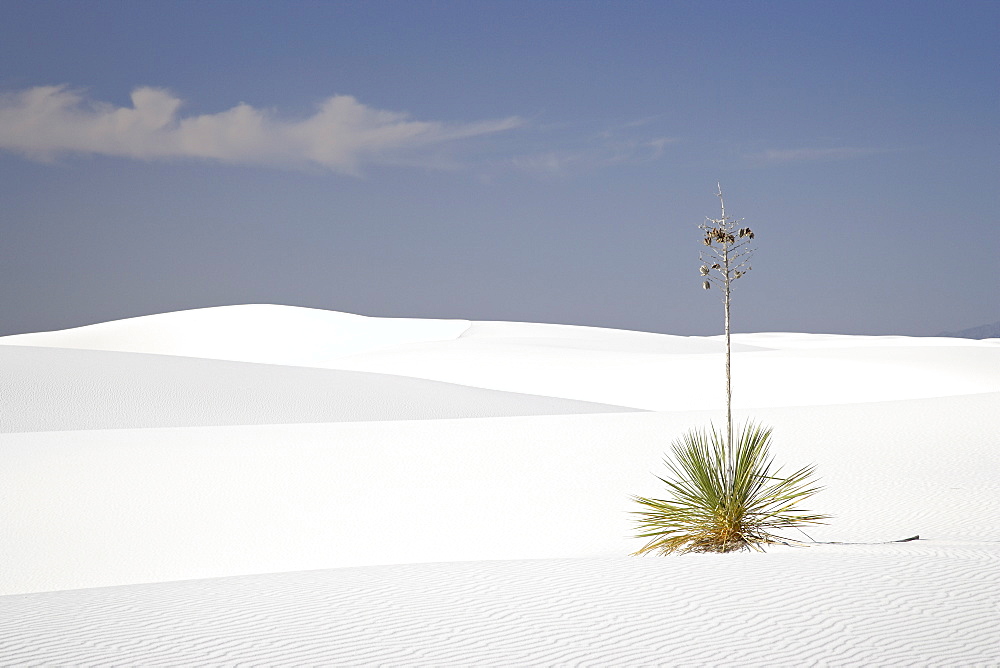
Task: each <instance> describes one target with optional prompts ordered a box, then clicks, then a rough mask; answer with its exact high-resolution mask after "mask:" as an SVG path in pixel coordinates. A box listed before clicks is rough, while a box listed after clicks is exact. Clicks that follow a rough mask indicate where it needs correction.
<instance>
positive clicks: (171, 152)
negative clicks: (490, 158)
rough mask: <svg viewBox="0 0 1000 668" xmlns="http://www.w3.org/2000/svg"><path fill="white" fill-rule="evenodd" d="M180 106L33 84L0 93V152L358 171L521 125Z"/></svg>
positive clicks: (146, 92) (341, 99)
mask: <svg viewBox="0 0 1000 668" xmlns="http://www.w3.org/2000/svg"><path fill="white" fill-rule="evenodd" d="M181 106H182V101H181V100H180V99H179V98H177V97H175V96H174V95H173V94H171V93H170V92H168V91H166V90H163V89H159V88H151V87H141V88H136V89H135V90H134V91H133V92H132V106H131V107H116V106H114V105H111V104H108V103H104V102H95V101H90V100H86V99H84V97H83V96H82V95H81V94H80V93H78V92H75V91H72V90H70V89H68V88H67V87H65V86H38V87H35V88H31V89H28V90H24V91H21V92H17V93H12V94H6V95H3V96H0V149H6V150H8V151H14V152H17V153H21V154H23V155H26V156H28V157H30V158H33V159H39V160H48V159H52V158H54V157H56V156H60V155H63V154H67V153H83V154H100V155H110V156H121V157H126V158H136V159H142V160H157V159H171V158H174V159H176V158H200V159H207V160H216V161H220V162H226V163H234V164H250V165H283V166H305V165H313V166H320V167H323V168H326V169H330V170H332V171H335V172H340V173H344V174H356V173H358V172H359V171H360V170H361V168H362V167H364V166H365V165H366V164H373V163H397V164H409V165H420V164H425V165H434V164H437V163H439V160H438V159H437V157H436V156H435V155H434V149H435V147H439V146H441V145H442V144H446V143H450V142H455V141H458V140H464V139H469V138H472V137H479V136H483V135H489V134H493V133H497V132H503V131H505V130H510V129H512V128H516V127H519V126H521V125H523V121H522V120H521V119H520V118H517V117H508V118H502V119H494V120H484V121H479V122H475V123H443V122H434V121H417V120H413V119H411V118H410V117H409V115H407V114H405V113H400V112H394V111H385V110H380V109H374V108H372V107H368V106H366V105H364V104H362V103H360V102H358V101H357V100H356V99H355V98H353V97H351V96H348V95H337V96H334V97H330V98H328V99H326V100H325V101H324V102H322V103H321V104H320V105H319V106H318V108H317V109H316V111H315V113H313V114H312V115H311V116H308V117H306V118H301V119H293V120H289V119H282V118H279V117H277V116H276V114H275V113H274V112H272V111H268V110H261V109H256V108H254V107H252V106H250V105H248V104H244V103H241V104H238V105H236V106H235V107H233V108H231V109H228V110H226V111H222V112H219V113H215V114H202V115H197V116H187V117H182V116H180V115H179V110H180V108H181Z"/></svg>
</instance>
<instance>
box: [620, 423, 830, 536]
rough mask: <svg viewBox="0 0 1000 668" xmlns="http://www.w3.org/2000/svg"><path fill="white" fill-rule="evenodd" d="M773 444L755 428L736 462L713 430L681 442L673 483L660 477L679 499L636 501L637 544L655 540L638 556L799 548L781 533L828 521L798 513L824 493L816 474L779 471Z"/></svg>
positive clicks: (736, 452)
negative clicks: (785, 546) (783, 546)
mask: <svg viewBox="0 0 1000 668" xmlns="http://www.w3.org/2000/svg"><path fill="white" fill-rule="evenodd" d="M770 441H771V429H770V428H769V427H763V426H760V425H756V424H753V423H747V424H746V425H745V426H744V427H743V428H742V429H741V430H740V434H739V438H738V440H737V442H736V443H735V447H734V448H733V450H732V455H730V450H729V447H728V444H727V443H726V441H725V439H724V436H723V434H721V433H719V432H717V431H716V430H715V428H714V427H711V428H710V429H708V430H706V429H701V430H698V429H694V430H691V431H689V432H687V433H686V434H684V435H683V436H681V437H680V438H678V439H676V440H675V441H674V442H673V444H672V450H673V459H664V463H665V464H666V466H667V469H668V470H669V472H670V473H671V474H672V475H671V477H668V478H659V476H657V477H658V478H659V479H660V480H661V481H662V482H663V483H664V484H665V485H666V486H667V490H668V491H669V492H670V495H671V496H672V498H671V499H669V500H664V499H648V498H645V497H641V496H633V497H632V499H633V500H634V501H636V502H637V503H639V504H641V505H642V506H644V510H640V511H635V512H634V513H633V514H635V515H638V516H639V517H638V519H637V521H638V523H639V532H640V533H639V534H638V535H637V536H636V537H637V538H647V539H649V540H648V542H647V543H646V545H645V546H644V547H643V548H642V549H641V550H639V551H638V552H635V553H634V554H636V555H642V554H647V553H650V552H654V553H659V554H670V553H672V552H679V553H684V552H733V551H736V550H746V549H758V550H759V549H761V546H763V545H767V544H770V543H784V544H787V543H794V542H795V541H794V540H792V539H789V538H787V537H783V536H780V535H778V534H777V533H776V532H777V531H781V530H783V529H792V528H797V527H802V526H805V525H809V524H817V523H822V522H823V520H824V519H827V516H826V515H820V514H817V513H810V512H808V511H805V510H800V509H798V508H796V507H795V506H796V504H798V503H799V502H800V501H802V500H804V499H807V498H809V497H810V496H812V495H813V494H815V493H816V492H818V491H819V490H820V489H821V488H820V487H817V486H815V485H814V483H813V482H812V476H813V467H812V466H806V467H804V468H801V469H799V470H798V471H795V472H794V473H792V474H791V475H788V476H782V475H780V473H781V472H780V470H774V471H772V467H773V459H772V457H771V454H770Z"/></svg>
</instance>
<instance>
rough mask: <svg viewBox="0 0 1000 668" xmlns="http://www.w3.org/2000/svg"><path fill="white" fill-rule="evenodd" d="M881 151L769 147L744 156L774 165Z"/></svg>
mask: <svg viewBox="0 0 1000 668" xmlns="http://www.w3.org/2000/svg"><path fill="white" fill-rule="evenodd" d="M881 152H882V151H880V150H879V149H874V148H861V147H856V146H844V147H840V148H792V149H769V150H766V151H760V152H758V153H748V154H746V156H745V157H746V158H747V159H748V160H749V161H750V162H752V163H754V164H759V165H775V164H785V163H790V162H815V161H831V160H849V159H851V158H858V157H862V156H866V155H872V154H873V153H881Z"/></svg>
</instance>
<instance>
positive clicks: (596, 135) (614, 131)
mask: <svg viewBox="0 0 1000 668" xmlns="http://www.w3.org/2000/svg"><path fill="white" fill-rule="evenodd" d="M653 120H655V118H653V117H651V118H648V119H641V120H639V121H633V122H629V123H625V124H622V125H618V126H615V127H613V128H610V129H606V130H602V131H600V132H593V133H588V134H586V135H582V136H579V135H578V136H571V135H570V136H567V135H569V133H567V132H565V128H560V129H561V130H563V131H562V132H560V133H559V134H561V135H562V137H557V138H553V137H552V136H551V135H549V136H547V137H545V138H544V139H543V143H544V144H549V143H551V142H553V141H556V142H557V143H559V144H560V148H557V149H551V148H545V149H540V150H538V151H536V152H527V153H522V154H520V155H516V156H514V157H513V158H510V160H509V164H510V165H511V166H513V167H514V168H515V169H517V170H520V171H524V172H528V173H530V174H534V175H536V176H565V175H567V174H570V173H573V172H575V171H581V170H588V169H599V168H602V167H611V166H615V165H637V164H642V163H646V162H651V161H654V160H658V159H659V158H660V157H662V156H663V153H664V151H665V150H666V147H667V146H668V145H670V144H673V143H675V142H676V141H677V139H675V138H673V137H662V136H650V135H647V136H645V137H636V136H634V132H633V131H634V128H638V127H642V126H645V125H647V124H649V123H650V122H652V121H653ZM542 130H544V128H542ZM545 134H549V133H545Z"/></svg>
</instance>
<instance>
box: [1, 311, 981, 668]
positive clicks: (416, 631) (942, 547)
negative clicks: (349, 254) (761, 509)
mask: <svg viewBox="0 0 1000 668" xmlns="http://www.w3.org/2000/svg"><path fill="white" fill-rule="evenodd" d="M307 311H309V310H300V309H292V308H288V307H275V306H268V307H228V308H225V309H204V310H201V311H198V312H186V313H184V314H164V315H162V316H150V317H148V319H143V318H139V319H133V320H131V321H120V322H119V323H106V324H104V325H95V326H92V327H91V328H81V329H80V330H67V331H66V332H56V333H46V334H38V335H34V334H32V335H21V336H18V337H7V338H0V363H2V364H3V368H4V369H5V373H6V377H5V379H4V383H5V385H4V401H6V402H7V406H8V407H15V408H16V409H15V410H12V411H9V412H13V413H15V414H17V415H18V416H19V417H16V418H13V417H12V418H5V419H6V420H7V421H6V422H5V423H4V424H5V425H7V427H6V428H7V431H8V432H9V433H5V434H0V508H2V509H3V515H2V517H3V520H2V522H0V554H2V556H3V564H4V568H3V569H2V570H0V594H5V595H3V596H0V664H3V665H13V664H44V665H61V664H73V665H95V664H101V663H105V664H108V663H109V664H123V663H127V664H160V665H162V664H170V665H236V664H242V663H250V664H256V665H302V664H327V665H329V664H337V665H384V664H392V665H473V664H474V665H568V664H573V665H577V664H584V665H650V664H662V665H873V664H877V665H1000V604H998V601H1000V520H998V518H1000V440H998V433H1000V430H998V425H1000V419H998V416H1000V342H997V341H972V340H964V339H947V338H934V339H929V338H928V339H919V338H908V337H845V336H826V335H809V334H787V333H786V334H744V335H738V336H737V337H736V338H735V341H736V343H737V346H736V347H735V348H734V349H735V350H737V351H738V353H737V355H736V357H737V361H735V362H734V373H735V374H737V376H736V378H737V385H736V387H735V391H736V393H737V394H736V397H735V400H736V402H737V405H738V406H739V409H738V411H737V413H738V415H737V417H738V418H739V419H743V418H746V417H751V416H752V417H754V418H756V419H759V420H762V421H764V422H766V423H768V424H771V425H773V426H774V427H775V444H774V447H775V454H776V455H777V457H778V459H779V461H781V462H783V463H787V465H788V466H789V467H797V466H801V465H803V464H806V463H810V462H812V463H815V464H816V465H817V467H818V472H819V474H820V476H821V478H822V482H823V484H824V485H825V486H826V490H825V491H823V492H822V493H820V494H819V495H818V496H817V497H815V499H813V500H812V502H811V505H810V507H811V508H814V509H816V510H820V511H823V512H828V513H831V514H833V515H834V519H833V520H831V522H830V524H828V525H826V526H823V527H819V528H817V529H816V530H815V531H811V532H810V535H811V536H812V538H814V539H815V540H818V541H839V542H853V543H862V544H851V545H841V544H824V545H816V546H813V547H810V548H799V549H796V548H774V549H771V550H769V551H768V552H767V553H765V554H756V553H748V554H737V555H685V556H680V557H670V558H657V557H645V558H641V559H640V558H633V557H628V556H627V554H628V553H629V552H631V551H633V550H635V549H637V548H638V547H640V546H641V542H640V541H637V540H635V539H632V538H630V537H629V536H630V535H631V533H632V532H633V528H632V524H631V522H630V520H629V515H628V512H629V511H630V510H633V509H634V508H633V507H632V504H631V503H630V501H629V495H630V494H642V495H648V496H659V495H660V493H661V491H662V490H661V487H662V484H661V483H659V482H658V481H657V480H656V478H655V477H654V476H653V475H652V474H653V473H662V465H661V464H660V459H661V457H662V455H663V453H664V451H665V450H666V449H667V447H668V446H669V442H670V440H671V439H672V438H673V437H675V436H676V435H678V434H679V433H681V432H682V431H683V430H685V429H687V428H689V427H691V426H698V425H705V424H707V423H708V422H709V421H710V420H715V421H716V423H718V421H719V419H720V417H721V415H722V412H721V410H720V408H721V406H722V401H721V391H720V389H721V381H719V378H720V377H721V374H720V373H718V372H717V371H713V369H712V367H717V366H720V365H721V363H722V357H721V343H720V341H719V339H718V337H672V336H666V335H658V334H645V333H639V332H621V331H616V330H602V329H598V328H584V327H568V326H559V325H536V324H528V323H478V322H476V323H468V322H463V321H430V322H429V323H426V325H427V326H426V327H424V324H423V323H421V321H410V320H389V319H372V318H360V317H359V316H347V315H346V314H324V313H323V312H317V313H311V312H309V313H306V312H307ZM253 313H256V314H257V316H255V317H260V318H263V319H264V320H266V321H268V322H267V327H270V330H268V331H271V332H277V333H278V334H275V335H274V336H273V337H271V338H268V337H269V336H270V335H268V336H263V335H262V336H260V337H257V338H256V339H255V338H254V336H253V335H252V334H251V333H250V332H252V331H263V330H264V329H266V328H265V327H264V326H263V325H262V324H255V321H254V317H251V316H252V314H253ZM192 314H194V315H192ZM303 315H308V316H309V318H303V317H302V316H303ZM174 316H177V317H174ZM230 316H232V317H230ZM285 318H287V320H285ZM283 320H284V323H283V324H282V323H281V322H277V321H283ZM307 320H308V321H311V322H315V323H318V325H317V327H320V328H322V327H326V328H327V329H326V330H324V331H325V332H326V334H327V335H328V336H329V339H330V344H329V345H327V343H326V342H325V341H324V338H323V336H320V335H316V334H315V332H309V331H307V330H308V324H307V322H306V321H307ZM372 321H374V322H372ZM156 323H159V324H158V325H157V324H156ZM188 323H193V324H194V325H196V326H193V327H189V326H188ZM158 327H163V330H164V331H169V332H170V337H171V338H170V340H169V341H166V335H163V336H161V335H160V334H158V333H157V332H158V331H159V330H158ZM258 327H259V330H258ZM352 327H357V328H359V329H358V330H352V331H346V330H350V329H351V328H352ZM130 328H131V329H130ZM205 328H207V329H208V331H205ZM361 328H367V329H365V331H370V332H377V333H378V335H377V336H375V335H372V337H371V338H368V337H367V335H366V334H364V333H363V332H362V331H360V329H361ZM244 329H248V330H249V332H247V333H246V334H247V340H251V339H252V340H254V341H255V343H254V344H253V345H250V344H246V345H244V344H241V345H242V346H243V347H242V348H240V349H239V350H238V351H235V352H234V351H233V350H230V349H227V346H226V345H225V337H226V336H242V335H243V334H242V332H243V330H244ZM83 330H87V331H86V334H87V336H86V337H80V336H77V334H79V333H80V332H81V331H83ZM199 331H200V332H201V333H200V334H199ZM102 332H104V333H102ZM225 332H228V333H226V334H224V333H225ZM140 333H141V336H140ZM282 333H284V334H282ZM282 335H287V336H289V337H292V336H293V335H294V337H297V338H293V339H291V342H290V343H288V344H286V343H283V340H282V338H281V336H282ZM199 337H204V338H205V340H212V339H213V337H215V338H214V342H212V343H211V345H209V344H204V345H202V344H201V343H200V342H199V341H200V339H199ZM139 339H141V340H139ZM178 341H183V342H184V343H183V345H180V344H179V343H177V342H178ZM338 342H347V343H343V344H341V343H338ZM3 344H11V345H8V346H5V345H3ZM286 345H287V347H289V348H292V349H290V350H283V347H285V346H286ZM338 346H339V347H338ZM222 353H229V354H228V355H227V356H225V359H226V360H230V361H226V362H220V361H218V359H219V358H222V357H223V354H222ZM178 355H183V356H178ZM213 355H216V356H217V357H216V358H215V359H212V358H213ZM194 357H200V358H203V359H192V358H194ZM282 359H284V360H290V361H287V362H280V361H278V360H282ZM233 360H236V361H233ZM18 364H20V365H21V366H20V367H18V366H17V365H18ZM310 366H311V367H315V368H303V367H310ZM11 369H17V372H16V373H13V372H12V371H10V370H11ZM380 374H392V375H380ZM811 374H815V375H816V376H817V377H818V380H816V379H815V378H814V377H813V375H811ZM403 376H409V377H408V378H403ZM710 381H711V382H710ZM410 383H412V385H410ZM629 383H632V385H628V384H629ZM714 383H717V384H718V386H715V385H714ZM95 384H96V385H100V387H102V388H103V389H102V390H101V391H94V392H87V391H85V390H86V388H87V387H95V386H96V385H95ZM158 384H163V385H164V387H166V388H168V389H164V390H163V392H159V393H158V391H157V390H156V387H157V385H158ZM238 386H242V387H248V388H251V390H252V391H251V392H248V393H247V394H245V395H244V394H238V393H235V392H233V391H232V389H233V388H235V387H238ZM269 387H270V389H268V388H269ZM324 392H325V393H327V394H325V395H322V393H324ZM186 393H187V394H190V397H189V398H187V399H183V398H178V396H177V395H178V394H186ZM254 393H256V394H254ZM510 393H518V394H510ZM317 394H319V395H322V396H321V398H319V399H316V398H315V397H316V395H317ZM380 396H381V397H384V401H383V402H382V403H381V404H379V403H378V402H379V399H378V397H380ZM128 397H133V398H134V400H133V401H132V404H133V407H132V408H130V409H128V410H125V411H122V410H118V409H115V408H109V406H108V404H109V402H111V403H113V402H116V401H117V402H122V403H128V399H127V398H128ZM323 397H326V398H323ZM36 402H37V403H36ZM150 402H155V403H156V404H157V405H159V406H160V407H161V409H162V410H158V409H157V406H155V405H154V406H153V407H150V406H149V403H150ZM254 402H256V403H254ZM352 402H353V403H352ZM505 402H506V403H505ZM548 402H555V403H548ZM582 402H596V403H598V404H602V405H593V404H588V403H582ZM328 403H336V404H339V406H338V407H329V406H324V404H328ZM278 405H280V407H279V408H275V406H278ZM33 406H35V408H33ZM37 406H44V407H45V408H44V410H43V409H40V408H37ZM490 406H492V407H493V408H492V409H491V410H493V411H494V412H493V413H489V407H490ZM617 406H620V407H631V408H639V409H650V408H653V409H656V412H645V411H633V412H623V410H624V409H620V408H616V407H617ZM137 407H138V408H137ZM448 407H450V408H448ZM484 407H485V409H486V410H484ZM446 409H447V410H446ZM88 410H89V411H90V415H91V417H86V416H85V414H86V413H87V411H88ZM448 410H451V411H452V412H450V413H449V412H448ZM47 413H54V414H55V415H54V416H53V417H52V418H51V419H50V420H51V421H50V422H49V423H48V424H50V425H56V426H50V427H47V428H48V429H50V430H49V431H41V430H40V429H39V428H46V427H45V415H44V414H47ZM168 414H169V415H168ZM74 416H75V417H74ZM81 416H84V417H81ZM92 416H97V417H98V418H99V419H97V418H94V417H92ZM137 416H140V417H141V420H140V419H138V417H137ZM206 416H208V417H206ZM298 418H303V419H298ZM313 418H315V419H313ZM442 418H445V419H442ZM471 418H476V419H471ZM158 420H162V421H161V422H158ZM307 421H308V422H314V423H312V424H301V422H307ZM265 422H271V423H270V424H265ZM293 422H299V423H300V424H292V423H293ZM59 425H61V426H59ZM137 427H155V428H137ZM915 534H919V535H920V540H918V541H913V542H907V543H889V544H877V543H882V542H884V541H891V540H894V539H900V538H904V537H909V536H913V535H915Z"/></svg>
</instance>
